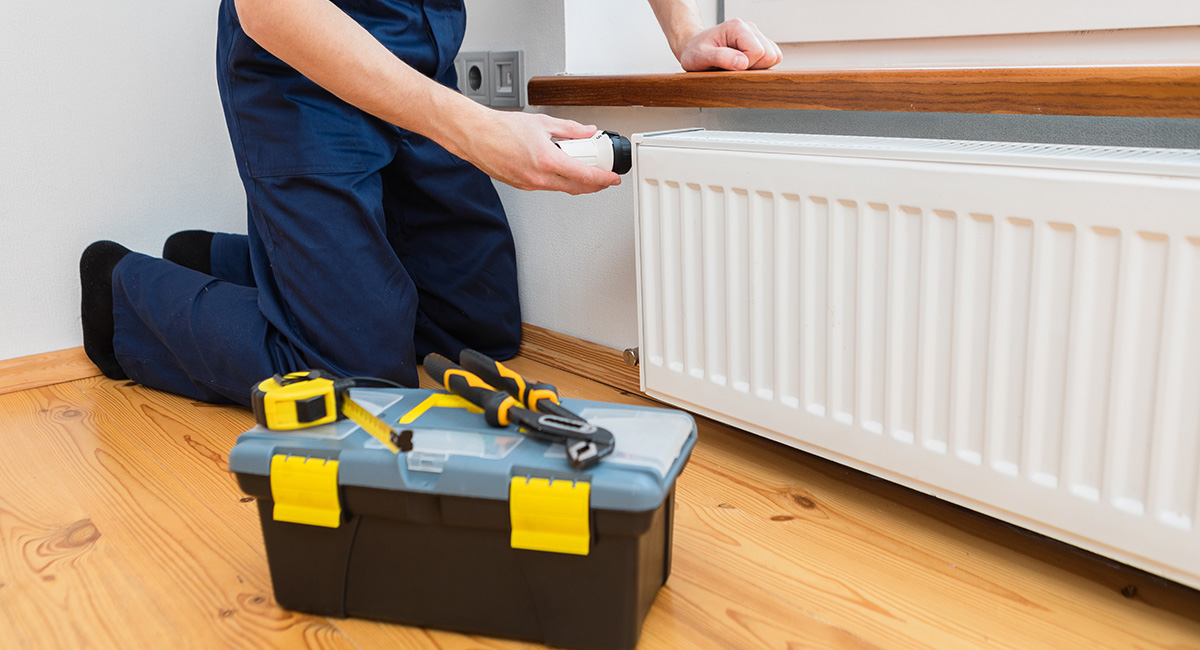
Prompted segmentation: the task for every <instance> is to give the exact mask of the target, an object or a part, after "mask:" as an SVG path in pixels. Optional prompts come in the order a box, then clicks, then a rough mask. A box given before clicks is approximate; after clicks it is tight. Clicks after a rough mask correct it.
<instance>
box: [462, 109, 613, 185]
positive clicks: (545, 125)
mask: <svg viewBox="0 0 1200 650" xmlns="http://www.w3.org/2000/svg"><path fill="white" fill-rule="evenodd" d="M483 116H484V117H485V118H486V119H487V120H488V121H487V123H486V124H483V125H481V126H480V127H479V128H477V129H475V130H474V135H472V136H471V137H461V138H456V139H454V140H452V144H451V145H450V147H447V148H449V149H451V151H453V152H454V153H455V154H457V155H458V156H460V157H461V158H464V159H465V160H468V161H470V162H471V163H473V164H474V165H475V166H476V167H478V168H480V169H482V170H483V171H484V173H486V174H487V175H488V176H491V177H492V178H494V179H496V180H498V181H501V182H504V183H508V184H509V185H512V186H513V187H515V188H517V189H521V190H557V191H559V192H566V193H568V194H588V193H591V192H598V191H600V190H602V189H604V188H606V187H611V186H613V185H620V183H621V177H620V176H618V175H617V174H614V173H613V172H612V171H609V170H605V169H598V168H596V167H591V166H589V165H585V164H583V163H581V162H579V161H578V160H575V159H574V158H572V157H570V156H568V155H567V154H565V153H563V151H562V149H559V148H558V147H556V146H555V145H554V143H553V142H552V141H551V138H552V137H554V138H568V139H576V138H590V137H592V136H593V135H595V134H596V127H595V126H584V125H582V124H579V123H577V122H572V121H570V120H560V119H558V118H555V117H550V116H549V115H542V114H538V113H515V112H507V111H491V110H489V111H487V112H486V113H484V114H483ZM455 149H459V150H455Z"/></svg>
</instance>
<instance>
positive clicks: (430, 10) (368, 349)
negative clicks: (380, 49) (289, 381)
mask: <svg viewBox="0 0 1200 650" xmlns="http://www.w3.org/2000/svg"><path fill="white" fill-rule="evenodd" d="M335 4H337V5H338V6H339V7H340V8H341V9H342V10H343V11H345V12H346V13H347V14H349V15H350V16H351V17H352V18H354V19H355V20H356V21H357V22H358V23H359V24H361V25H362V26H363V27H365V28H366V29H367V30H368V31H370V32H371V33H372V34H373V35H374V36H375V37H376V38H377V39H379V41H380V42H381V43H383V44H384V46H385V47H387V48H388V49H389V50H391V51H392V52H393V53H395V54H396V56H398V57H400V58H401V59H402V60H404V61H405V62H406V63H408V64H409V65H410V66H412V67H413V68H415V69H416V70H418V71H420V72H421V73H423V74H425V75H426V76H428V77H431V78H433V79H434V80H436V81H437V82H439V83H441V84H444V85H446V86H449V87H451V88H454V87H456V86H457V80H456V75H455V70H454V56H455V54H456V53H457V51H458V47H459V45H460V44H461V42H462V37H463V31H464V28H465V15H464V11H463V6H462V1H461V0H424V1H422V0H337V1H336V2H335ZM217 63H218V69H217V75H218V86H219V88H220V94H221V101H222V104H223V105H224V108H225V117H226V122H227V124H228V127H229V134H230V139H231V140H232V142H233V149H234V153H235V156H236V159H237V165H238V172H239V173H240V175H241V178H242V182H243V184H244V185H245V189H246V197H247V204H248V214H249V217H248V219H247V221H248V225H247V228H248V235H224V234H218V235H216V236H215V237H214V239H213V243H212V247H211V250H212V275H206V274H203V273H200V272H197V271H193V270H190V269H186V268H183V267H181V266H178V265H175V264H173V263H171V262H167V261H163V260H160V259H157V258H152V257H148V256H145V255H140V254H137V253H133V254H130V255H127V256H126V257H125V258H124V259H123V260H121V262H120V263H119V264H118V265H117V267H116V268H115V269H114V271H113V311H114V321H115V333H116V335H115V337H114V341H113V342H114V348H115V351H116V354H117V359H118V361H119V362H120V364H121V367H122V369H124V370H125V372H126V373H127V374H128V375H129V377H130V378H131V379H133V380H134V381H137V382H139V383H142V384H145V385H147V386H150V387H153V388H159V389H163V390H168V391H171V392H174V393H179V394H182V395H185V396H188V397H192V398H195V399H199V400H203V401H210V402H237V403H242V404H246V403H248V401H249V395H250V387H251V386H252V385H254V384H255V383H257V382H258V381H260V380H262V379H265V378H267V377H270V376H271V375H273V374H274V373H277V372H290V371H293V370H299V369H304V368H318V369H324V370H329V371H331V372H333V373H335V374H338V375H341V376H354V375H370V376H376V377H384V378H387V379H392V380H394V381H398V382H400V383H403V384H406V385H410V386H415V385H416V382H417V374H416V364H417V363H418V359H419V358H423V357H424V355H425V354H426V353H428V352H439V353H441V354H444V355H447V356H450V357H452V358H457V355H458V352H459V351H460V350H462V349H463V348H464V347H470V348H474V349H477V350H479V351H481V352H484V353H486V354H489V355H491V356H493V357H495V358H500V359H506V358H508V357H511V356H512V355H514V354H515V353H516V350H517V346H518V345H519V343H520V336H521V317H520V310H519V307H518V302H517V272H516V256H515V251H514V247H513V240H512V234H511V232H510V230H509V227H508V221H507V219H506V218H505V215H504V210H503V207H502V206H501V204H500V199H499V197H498V196H497V194H496V191H495V188H494V187H493V185H492V181H491V179H489V178H488V177H487V176H486V175H485V174H483V173H482V172H480V171H479V170H478V169H476V168H475V167H474V166H472V165H471V164H469V163H466V162H464V161H463V160H461V159H459V158H457V157H455V156H453V155H451V154H450V153H448V152H447V151H446V150H445V149H443V148H442V147H440V146H439V145H437V144H435V143H434V142H432V141H430V140H429V139H428V138H425V137H423V136H421V135H418V134H416V133H413V132H410V131H405V130H403V129H400V128H397V127H395V126H393V125H391V124H389V123H387V122H384V121H382V120H380V119H377V118H375V117H372V116H370V115H368V114H366V113H364V112H362V111H360V110H358V109H356V108H354V107H353V106H350V105H349V104H347V103H345V102H343V101H341V100H339V99H337V98H336V97H334V96H333V95H332V94H330V93H328V92H326V91H325V90H323V89H321V88H320V87H318V86H317V85H316V84H314V83H313V82H311V81H309V80H308V79H307V78H305V77H303V76H302V75H300V74H299V73H297V72H296V71H295V70H293V69H292V68H290V67H289V66H287V65H286V64H284V63H282V62H281V61H280V60H279V59H277V58H275V57H274V56H272V55H271V54H269V53H267V52H266V51H265V50H263V49H262V48H261V47H259V46H258V45H257V44H256V43H255V42H254V41H252V40H250V38H248V37H247V36H246V34H245V32H243V31H242V29H241V27H240V25H239V23H238V19H237V14H236V12H235V10H234V6H233V1H232V0H223V1H222V3H221V7H220V24H219V29H218V38H217Z"/></svg>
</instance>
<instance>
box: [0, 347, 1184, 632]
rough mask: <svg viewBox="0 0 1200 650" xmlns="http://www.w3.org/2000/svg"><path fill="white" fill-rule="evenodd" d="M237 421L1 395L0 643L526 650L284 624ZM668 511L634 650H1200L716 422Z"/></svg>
mask: <svg viewBox="0 0 1200 650" xmlns="http://www.w3.org/2000/svg"><path fill="white" fill-rule="evenodd" d="M508 365H510V366H511V367H513V368H515V369H517V370H518V371H520V372H522V373H524V374H526V375H528V376H531V377H534V378H537V379H540V380H543V381H549V382H551V383H554V384H556V385H557V386H558V387H559V390H560V392H562V393H564V394H566V395H569V396H573V397H585V398H591V399H604V400H610V401H616V402H625V403H639V404H644V403H648V402H647V401H646V400H644V399H643V398H641V397H638V396H637V395H634V394H631V393H630V392H628V391H623V390H618V389H615V388H612V387H610V386H607V385H603V384H599V383H596V382H594V381H591V380H589V379H586V378H583V377H581V376H579V375H576V374H572V373H570V372H567V371H564V370H561V369H557V368H552V367H549V366H547V365H544V364H541V363H538V362H536V361H533V360H530V359H527V358H518V359H516V360H513V361H512V362H511V363H509V364H508ZM422 381H423V382H424V383H425V384H426V385H429V384H430V382H429V380H428V378H427V377H423V378H422ZM251 422H252V418H251V416H250V414H249V412H248V411H246V410H245V409H241V408H237V407H215V406H210V405H205V404H200V403H196V402H192V401H190V400H187V399H184V398H181V397H177V396H173V395H168V394H165V393H161V392H158V391H154V390H151V389H147V388H144V387H141V386H137V385H134V384H132V383H130V382H116V381H109V380H105V379H102V378H90V379H83V380H78V381H75V382H71V383H67V384H58V385H53V386H44V387H39V388H32V389H27V390H23V391H19V392H14V393H10V394H7V395H2V396H0V647H4V648H8V647H16V648H65V647H86V646H90V647H98V648H123V649H124V648H162V647H198V648H205V647H245V648H285V647H286V648H294V647H309V648H355V647H357V648H373V647H396V648H416V649H419V648H447V649H457V650H466V649H467V648H498V649H511V648H535V647H539V646H536V645H532V644H522V643H516V642H511V641H503V640H496V639H487V638H483V637H470V636H464V635H459V634H454V633H449V632H440V631H432V630H422V629H418V628H410V627H405V626H399V625H390V624H384V623H378V622H373V621H365V620H354V619H345V620H336V619H327V618H323V617H316V616H308V615H304V614H297V613H293V612H288V611H284V610H282V609H280V608H279V607H278V606H277V605H276V604H275V602H274V598H273V597H272V593H271V589H270V577H269V573H268V571H267V564H266V555H265V550H264V548H263V544H262V538H261V533H260V531H259V527H258V520H257V514H256V505H255V503H253V502H252V501H244V500H243V499H246V498H247V497H245V496H244V495H243V494H242V493H241V492H240V491H239V490H238V488H237V485H236V482H235V481H234V479H233V477H231V476H230V474H229V472H228V464H227V463H228V453H229V450H230V448H231V447H232V445H233V443H234V441H235V439H236V436H237V434H238V433H239V432H241V431H242V430H244V429H245V428H247V427H248V426H250V424H251ZM677 499H678V501H677V503H678V511H677V515H676V520H675V539H674V541H675V544H674V561H673V565H674V566H673V572H672V575H671V578H670V580H669V581H668V583H667V586H666V587H665V588H664V589H663V591H662V592H661V593H660V595H659V597H658V600H657V601H656V603H655V606H654V608H653V609H652V610H651V612H650V615H649V617H648V618H647V621H646V624H645V627H644V630H643V636H642V643H641V645H640V646H639V647H640V648H650V649H658V648H691V647H695V648H838V649H871V650H892V649H910V648H938V649H941V648H1013V649H1022V650H1025V649H1034V650H1036V649H1040V648H1047V649H1050V648H1053V649H1055V650H1058V649H1064V648H1087V649H1093V648H1099V649H1104V648H1112V649H1118V648H1120V649H1124V648H1128V649H1134V648H1137V649H1145V650H1149V649H1155V648H1157V649H1162V650H1168V649H1169V650H1185V649H1192V650H1200V593H1198V592H1196V591H1193V590H1190V589H1186V588H1184V587H1181V586H1178V585H1174V583H1165V584H1166V586H1163V585H1162V584H1159V583H1156V582H1154V581H1153V580H1151V581H1149V582H1147V576H1146V575H1145V574H1142V573H1140V572H1137V571H1133V570H1132V569H1128V568H1127V567H1120V566H1115V567H1114V566H1110V565H1108V564H1105V563H1103V562H1100V561H1098V560H1096V559H1095V558H1094V557H1092V558H1091V559H1089V558H1090V557H1091V556H1088V555H1087V554H1083V553H1081V552H1079V551H1076V550H1073V549H1069V548H1064V547H1062V546H1061V545H1057V544H1055V543H1049V542H1048V540H1044V538H1038V537H1036V536H1029V535H1022V534H1020V533H1017V532H1013V529H1011V527H1007V526H1006V525H1004V524H1000V523H999V522H996V521H995V520H991V519H988V518H986V517H981V516H979V515H977V514H975V513H972V512H969V511H965V510H962V509H958V508H955V507H953V506H948V505H946V504H942V503H941V502H936V501H935V500H932V499H929V498H928V497H924V496H922V495H919V494H916V493H913V492H911V491H908V490H905V489H903V488H898V487H896V486H893V485H891V484H888V483H886V482H883V481H878V480H876V479H872V478H870V477H867V476H866V475H863V474H860V473H858V472H855V471H852V470H847V469H844V468H841V467H839V466H837V465H835V464H832V463H829V462H827V461H823V460H821V459H818V458H815V457H813V456H810V455H807V454H804V453H802V452H799V451H797V450H794V449H790V448H786V447H783V446H781V445H777V444H774V443H771V442H768V441H765V440H763V439H760V438H757V437H754V436H751V435H748V434H745V433H742V432H739V431H735V430H732V429H730V428H728V427H725V426H723V425H720V424H716V423H713V422H710V421H701V439H700V442H699V444H698V445H697V447H696V450H695V452H694V453H693V457H692V460H691V462H690V463H689V466H688V468H687V469H686V470H685V471H684V473H683V475H682V476H681V477H680V479H679V482H678V493H677ZM1128 585H1137V586H1139V587H1140V591H1139V593H1138V594H1137V595H1135V596H1134V597H1129V595H1128V594H1125V595H1123V594H1122V590H1123V587H1124V586H1128Z"/></svg>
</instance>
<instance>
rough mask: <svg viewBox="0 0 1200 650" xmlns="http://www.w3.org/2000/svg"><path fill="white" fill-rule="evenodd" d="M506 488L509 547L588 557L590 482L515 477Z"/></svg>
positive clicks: (589, 539)
mask: <svg viewBox="0 0 1200 650" xmlns="http://www.w3.org/2000/svg"><path fill="white" fill-rule="evenodd" d="M509 485H510V487H509V495H508V507H509V514H510V515H511V518H512V541H511V545H512V547H513V548H519V549H525V550H529V551H548V552H550V553H570V554H572V555H587V554H588V551H589V550H590V546H591V539H592V535H591V528H590V523H589V514H590V513H589V503H590V501H589V500H590V498H591V491H592V486H591V484H590V483H585V482H582V481H571V480H569V479H568V480H563V479H559V480H552V479H546V478H526V477H524V476H517V477H514V478H513V479H512V482H511V483H510V484H509Z"/></svg>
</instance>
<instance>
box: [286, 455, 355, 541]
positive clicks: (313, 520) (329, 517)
mask: <svg viewBox="0 0 1200 650" xmlns="http://www.w3.org/2000/svg"><path fill="white" fill-rule="evenodd" d="M337 474H338V462H337V461H336V460H329V459H325V458H308V457H305V456H291V455H285V454H276V455H275V456H272V457H271V498H272V500H274V501H275V511H274V515H273V516H274V517H275V521H286V522H290V523H293V524H307V525H309V526H324V527H326V528H337V527H338V526H340V525H341V523H342V504H341V502H340V501H339V500H338V481H337Z"/></svg>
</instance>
